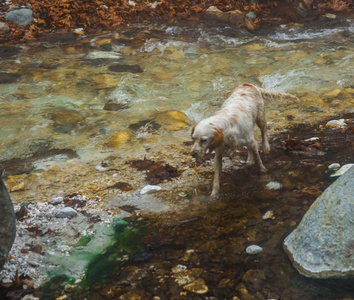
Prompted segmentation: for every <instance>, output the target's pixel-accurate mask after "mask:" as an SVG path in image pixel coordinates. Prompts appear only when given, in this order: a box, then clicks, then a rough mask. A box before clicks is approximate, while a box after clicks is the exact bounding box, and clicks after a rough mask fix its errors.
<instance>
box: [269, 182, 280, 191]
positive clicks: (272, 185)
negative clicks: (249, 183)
mask: <svg viewBox="0 0 354 300" xmlns="http://www.w3.org/2000/svg"><path fill="white" fill-rule="evenodd" d="M266 188H267V189H268V190H280V189H281V188H282V184H281V183H280V182H278V181H271V182H269V183H268V184H267V185H266Z"/></svg>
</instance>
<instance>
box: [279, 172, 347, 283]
mask: <svg viewBox="0 0 354 300" xmlns="http://www.w3.org/2000/svg"><path fill="white" fill-rule="evenodd" d="M353 216H354V167H351V168H350V169H349V170H348V171H347V172H345V173H344V174H343V175H342V176H341V177H340V178H339V179H337V180H336V181H335V182H334V183H333V184H332V185H331V186H330V187H328V188H327V189H326V190H325V191H324V192H323V194H322V195H321V196H320V197H319V198H317V200H316V201H315V202H314V203H313V204H312V206H311V207H310V209H309V210H308V211H307V213H306V214H305V216H304V217H303V219H302V221H301V223H300V224H299V226H298V227H297V228H296V229H295V230H294V231H293V232H292V233H291V234H290V235H288V236H287V237H286V238H285V240H284V244H283V248H284V250H285V252H286V253H287V254H288V256H289V257H290V259H291V261H292V262H293V265H294V267H295V268H296V269H297V270H298V271H299V273H301V274H302V275H305V276H309V277H316V278H330V277H344V276H349V275H353V274H354V252H353V251H354V250H353V249H354V236H353V228H354V225H353Z"/></svg>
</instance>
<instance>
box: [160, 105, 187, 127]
mask: <svg viewBox="0 0 354 300" xmlns="http://www.w3.org/2000/svg"><path fill="white" fill-rule="evenodd" d="M155 121H156V122H157V123H159V124H160V125H162V126H164V127H165V128H166V129H168V130H179V129H181V128H183V127H185V126H187V125H188V124H187V116H186V115H185V114H184V113H183V112H180V111H178V110H169V111H166V112H162V113H159V114H157V115H156V117H155Z"/></svg>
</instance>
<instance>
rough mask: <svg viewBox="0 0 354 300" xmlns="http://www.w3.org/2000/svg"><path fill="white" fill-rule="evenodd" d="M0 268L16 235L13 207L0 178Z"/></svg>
mask: <svg viewBox="0 0 354 300" xmlns="http://www.w3.org/2000/svg"><path fill="white" fill-rule="evenodd" d="M0 207H1V209H0V270H1V269H2V267H3V265H4V264H5V262H6V259H7V256H8V254H9V252H10V250H11V247H12V244H13V242H14V240H15V236H16V218H15V212H14V207H13V204H12V201H11V199H10V195H9V193H8V191H7V189H6V186H5V183H4V182H3V180H2V178H0Z"/></svg>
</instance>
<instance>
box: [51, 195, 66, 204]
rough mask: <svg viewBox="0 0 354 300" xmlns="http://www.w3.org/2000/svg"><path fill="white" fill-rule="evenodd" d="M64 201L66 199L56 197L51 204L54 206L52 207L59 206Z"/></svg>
mask: <svg viewBox="0 0 354 300" xmlns="http://www.w3.org/2000/svg"><path fill="white" fill-rule="evenodd" d="M63 201H64V198H63V197H55V198H52V199H51V200H50V201H49V203H50V204H52V205H58V204H60V203H63Z"/></svg>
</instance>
